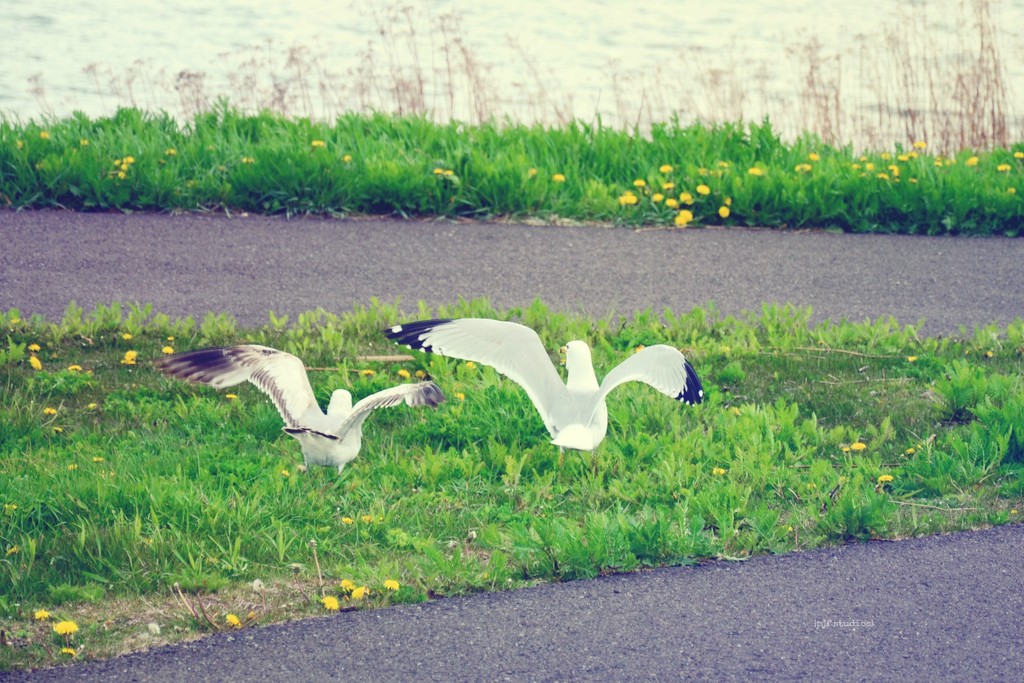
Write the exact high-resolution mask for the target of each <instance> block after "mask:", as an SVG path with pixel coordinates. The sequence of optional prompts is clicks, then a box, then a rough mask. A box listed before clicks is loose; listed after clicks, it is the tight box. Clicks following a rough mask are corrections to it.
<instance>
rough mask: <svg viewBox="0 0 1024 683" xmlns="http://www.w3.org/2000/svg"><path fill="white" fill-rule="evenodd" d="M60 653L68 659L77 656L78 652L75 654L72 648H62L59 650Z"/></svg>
mask: <svg viewBox="0 0 1024 683" xmlns="http://www.w3.org/2000/svg"><path fill="white" fill-rule="evenodd" d="M60 653H61V654H62V655H68V656H69V657H75V656H77V655H78V652H76V651H75V648H73V647H62V648H61V649H60Z"/></svg>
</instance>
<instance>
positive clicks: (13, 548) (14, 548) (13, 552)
mask: <svg viewBox="0 0 1024 683" xmlns="http://www.w3.org/2000/svg"><path fill="white" fill-rule="evenodd" d="M20 552H21V548H19V547H18V546H16V545H12V546H11V547H10V548H8V549H7V553H6V554H7V557H10V556H11V555H17V554H18V553H20Z"/></svg>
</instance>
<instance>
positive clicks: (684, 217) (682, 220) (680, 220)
mask: <svg viewBox="0 0 1024 683" xmlns="http://www.w3.org/2000/svg"><path fill="white" fill-rule="evenodd" d="M692 220H693V212H692V211H689V210H687V209H683V210H682V211H680V212H679V213H677V214H676V217H675V220H674V221H673V222H674V223H675V224H676V225H678V226H679V227H680V228H685V227H686V224H687V223H689V222H690V221H692Z"/></svg>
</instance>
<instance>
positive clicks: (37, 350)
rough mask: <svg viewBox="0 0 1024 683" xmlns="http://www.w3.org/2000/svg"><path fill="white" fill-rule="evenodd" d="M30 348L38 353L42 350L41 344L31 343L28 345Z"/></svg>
mask: <svg viewBox="0 0 1024 683" xmlns="http://www.w3.org/2000/svg"><path fill="white" fill-rule="evenodd" d="M28 350H29V351H31V352H33V353H38V352H39V350H40V347H39V344H29V345H28Z"/></svg>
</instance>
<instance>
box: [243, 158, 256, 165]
mask: <svg viewBox="0 0 1024 683" xmlns="http://www.w3.org/2000/svg"><path fill="white" fill-rule="evenodd" d="M242 163H243V164H255V163H256V160H255V159H254V158H252V157H242Z"/></svg>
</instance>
